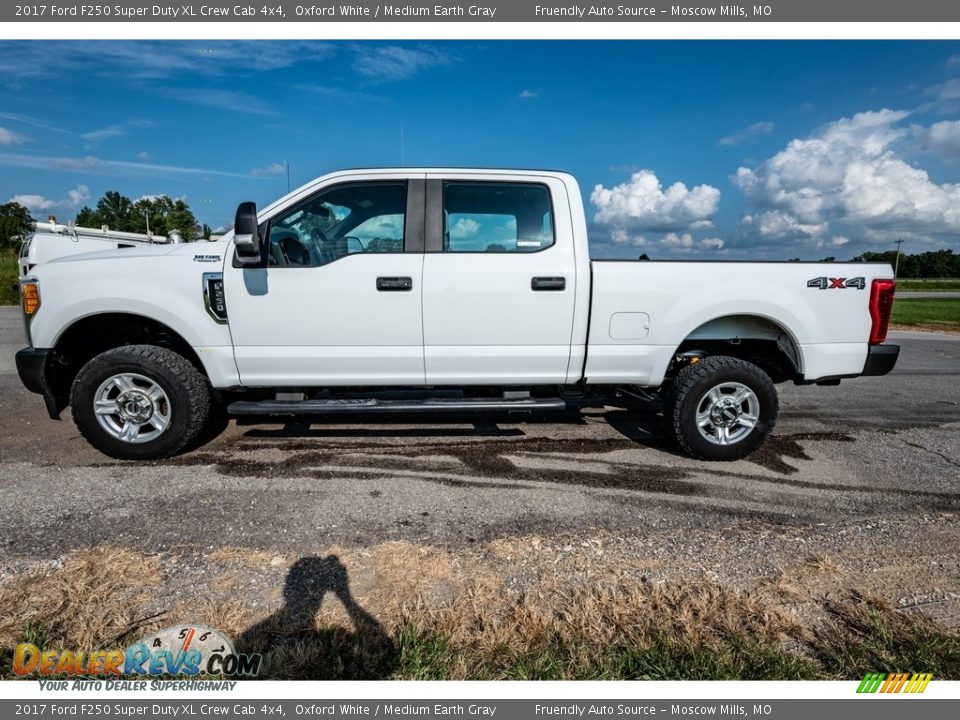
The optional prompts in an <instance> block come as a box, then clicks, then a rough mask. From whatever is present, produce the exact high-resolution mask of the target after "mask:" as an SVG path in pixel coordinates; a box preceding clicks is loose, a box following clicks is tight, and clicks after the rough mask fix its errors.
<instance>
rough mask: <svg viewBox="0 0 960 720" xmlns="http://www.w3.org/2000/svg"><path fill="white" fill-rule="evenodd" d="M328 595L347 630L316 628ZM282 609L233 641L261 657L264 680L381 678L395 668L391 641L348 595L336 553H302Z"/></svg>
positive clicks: (287, 585)
mask: <svg viewBox="0 0 960 720" xmlns="http://www.w3.org/2000/svg"><path fill="white" fill-rule="evenodd" d="M328 594H332V595H334V596H335V597H336V598H337V599H338V600H339V601H340V602H341V603H342V604H343V607H344V609H345V610H346V611H347V615H348V616H349V617H350V621H351V624H352V625H353V628H352V630H351V629H348V628H344V627H339V626H332V627H326V628H322V629H321V628H318V627H317V622H316V618H317V613H318V612H319V611H320V608H321V607H322V606H323V602H324V600H325V598H326V597H327V595H328ZM283 599H284V605H283V607H281V608H280V609H279V610H277V611H276V612H275V613H273V615H271V616H270V617H268V618H266V619H264V620H262V621H260V622H258V623H256V624H255V625H252V626H251V627H249V628H247V629H246V630H244V631H243V633H241V635H240V636H239V637H238V638H237V640H238V646H239V647H242V648H243V652H257V653H260V654H262V655H263V657H264V664H265V669H266V673H265V675H266V676H269V677H283V678H290V679H301V680H333V679H338V680H364V679H383V678H386V677H388V676H389V675H390V673H391V672H392V671H393V669H394V667H395V665H396V659H397V649H396V645H395V643H394V641H393V639H392V638H391V637H390V636H389V635H388V634H387V632H386V631H385V630H384V628H383V626H382V625H381V624H380V623H379V622H378V621H377V619H376V618H375V617H373V615H371V614H370V613H369V612H367V611H366V610H364V609H363V608H362V607H361V606H360V605H359V603H357V601H356V599H355V598H354V597H353V594H352V593H351V592H350V584H349V577H348V574H347V568H346V566H345V565H344V564H343V563H342V562H341V561H340V558H338V557H337V556H336V555H328V556H327V557H325V558H321V557H318V556H316V555H308V556H306V557H302V558H300V559H299V560H297V561H296V562H295V563H294V564H293V565H291V566H290V569H289V570H288V571H287V578H286V582H285V583H284V588H283Z"/></svg>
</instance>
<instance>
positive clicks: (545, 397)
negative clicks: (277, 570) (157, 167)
mask: <svg viewBox="0 0 960 720" xmlns="http://www.w3.org/2000/svg"><path fill="white" fill-rule="evenodd" d="M893 292H894V282H893V279H892V273H891V270H890V267H889V266H888V265H883V264H863V263H856V264H844V263H830V264H810V263H755V262H721V263H716V262H713V263H711V262H676V263H673V262H636V261H591V260H590V257H589V252H588V248H587V224H586V218H585V216H584V208H583V203H582V200H581V196H580V190H579V188H578V186H577V182H576V180H575V179H574V178H573V177H572V176H570V175H568V174H566V173H560V172H546V171H519V170H463V169H419V170H411V169H393V170H350V171H344V172H337V173H332V174H330V175H325V176H323V177H321V178H319V179H317V180H316V181H314V182H312V183H309V184H307V185H305V186H304V187H302V188H300V189H298V190H296V191H294V192H292V193H290V194H289V195H287V196H286V197H284V198H282V199H281V200H279V201H277V202H276V203H274V204H273V205H270V206H269V207H267V208H266V209H265V210H264V211H262V212H261V213H260V214H259V216H258V214H257V210H256V207H255V206H254V205H253V203H243V204H241V205H240V207H239V208H238V210H237V218H236V225H235V228H234V233H233V234H229V235H227V236H225V237H224V238H223V240H221V241H220V242H217V243H197V244H188V245H174V246H155V247H144V248H129V249H124V250H115V251H106V252H98V253H90V254H83V255H75V256H72V257H67V258H61V259H58V260H53V261H51V262H49V263H45V264H42V265H39V266H38V267H36V268H35V269H34V272H33V273H32V274H31V275H30V276H29V277H27V278H25V279H23V280H22V282H21V293H22V301H23V309H24V318H25V323H26V330H27V335H28V341H29V343H30V347H28V348H26V349H24V350H21V351H20V352H19V353H18V354H17V367H18V370H19V373H20V377H21V379H22V380H23V382H24V384H25V385H26V386H27V387H28V388H29V389H30V390H32V391H34V392H37V393H40V394H41V395H43V397H44V400H45V401H46V405H47V410H48V411H49V414H50V416H51V417H53V418H56V417H59V414H60V412H61V411H62V410H63V409H64V408H65V407H66V406H67V405H70V406H71V407H72V411H73V417H74V420H75V422H76V424H77V427H78V428H79V429H80V432H81V433H82V434H83V435H84V436H85V437H86V438H87V440H89V441H90V443H92V444H93V445H94V446H96V447H97V448H98V449H100V450H101V451H102V452H104V453H106V454H107V455H111V456H113V457H116V458H127V459H137V458H158V457H166V456H170V455H172V454H175V453H177V452H181V451H183V450H185V449H188V448H190V447H196V446H197V445H198V444H199V443H200V442H203V441H204V439H208V438H210V437H212V436H213V435H214V434H215V433H216V432H219V431H220V430H222V428H223V427H224V426H225V424H226V421H227V418H228V417H229V416H234V417H238V418H241V419H243V420H246V421H251V420H253V419H254V418H278V417H281V418H288V419H289V418H291V417H298V416H299V417H303V418H309V417H311V416H313V417H319V416H331V415H340V416H353V415H355V414H358V413H402V414H404V415H406V414H414V413H418V412H427V413H430V414H436V413H441V412H454V413H458V414H463V413H475V412H490V411H492V412H497V413H508V412H516V411H527V412H530V411H536V412H543V411H550V410H559V409H562V408H564V407H566V406H568V405H572V404H579V405H583V404H587V403H594V404H595V403H608V404H615V403H618V402H623V401H629V400H630V399H633V398H637V397H642V398H653V397H656V396H658V397H659V398H660V399H662V401H663V407H664V411H663V412H664V416H665V418H666V420H667V423H668V425H669V427H670V428H671V429H672V432H673V433H674V434H675V436H676V439H677V442H678V444H679V446H680V448H681V449H682V450H683V451H685V452H686V453H688V454H690V455H692V456H695V457H698V458H704V459H712V460H732V459H736V458H740V457H743V456H744V455H746V454H747V453H749V452H750V451H752V450H754V449H755V448H756V447H757V446H758V445H760V444H761V443H762V442H763V441H764V439H765V438H766V437H767V436H768V435H769V433H770V431H771V430H772V428H773V426H774V423H775V421H776V417H777V394H776V390H775V388H774V384H775V383H779V382H784V381H788V380H789V381H793V382H795V383H800V384H805V383H818V384H836V383H838V382H839V381H840V379H841V378H852V377H856V376H858V375H883V374H886V373H887V372H889V371H890V369H891V368H892V367H893V365H894V363H895V362H896V359H897V354H898V351H899V348H898V347H897V346H896V345H887V344H884V340H885V336H886V329H887V321H888V318H889V316H890V310H891V306H892V303H893Z"/></svg>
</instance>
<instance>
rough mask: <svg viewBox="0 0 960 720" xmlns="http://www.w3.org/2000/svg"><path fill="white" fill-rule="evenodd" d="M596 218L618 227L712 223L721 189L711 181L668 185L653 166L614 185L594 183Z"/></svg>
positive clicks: (669, 228)
mask: <svg viewBox="0 0 960 720" xmlns="http://www.w3.org/2000/svg"><path fill="white" fill-rule="evenodd" d="M590 201H591V202H592V203H593V205H594V207H596V209H597V211H596V213H595V214H594V218H593V219H594V221H595V222H597V223H599V224H601V225H610V226H613V228H614V229H615V230H617V229H620V230H627V229H629V230H634V231H654V232H680V231H684V230H691V229H695V228H702V227H710V225H711V224H712V222H711V220H712V218H713V216H714V215H715V214H716V212H717V207H718V206H719V204H720V191H719V190H718V189H717V188H715V187H712V186H710V185H697V186H696V187H693V188H688V187H687V186H686V185H684V184H683V183H682V182H676V183H674V184H673V185H671V186H669V187H668V188H666V189H664V188H663V186H662V185H661V183H660V180H659V179H658V178H657V176H656V174H655V173H654V172H653V171H652V170H639V171H637V172H635V173H633V175H631V176H630V180H629V181H628V182H625V183H621V184H619V185H616V186H614V187H612V188H609V189H608V188H605V187H604V186H603V185H597V186H596V187H594V189H593V192H592V193H591V194H590Z"/></svg>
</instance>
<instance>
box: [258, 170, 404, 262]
mask: <svg viewBox="0 0 960 720" xmlns="http://www.w3.org/2000/svg"><path fill="white" fill-rule="evenodd" d="M406 204H407V184H406V183H405V182H385V183H349V184H346V185H337V186H336V187H332V188H328V189H327V190H324V191H322V192H320V193H318V194H317V195H314V196H313V197H311V198H308V199H307V200H304V201H303V202H302V203H300V204H299V205H296V206H295V207H294V208H292V209H290V210H287V211H286V212H285V213H283V214H282V215H279V216H278V217H276V218H274V219H273V220H271V221H270V242H269V245H268V259H267V265H268V266H270V267H319V266H321V265H327V264H329V263H331V262H333V261H334V260H339V259H340V258H342V257H346V256H347V255H356V254H360V253H400V252H403V228H404V219H405V211H406Z"/></svg>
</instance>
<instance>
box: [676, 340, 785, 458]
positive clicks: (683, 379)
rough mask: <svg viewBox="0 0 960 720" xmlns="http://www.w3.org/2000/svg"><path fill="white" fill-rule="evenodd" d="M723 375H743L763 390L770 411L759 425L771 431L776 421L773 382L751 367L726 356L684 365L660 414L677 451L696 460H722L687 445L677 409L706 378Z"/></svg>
mask: <svg viewBox="0 0 960 720" xmlns="http://www.w3.org/2000/svg"><path fill="white" fill-rule="evenodd" d="M724 371H728V372H734V371H736V372H744V373H747V374H749V375H751V376H752V377H753V378H754V379H756V380H757V382H759V383H760V385H761V386H762V389H763V390H768V391H769V392H770V394H771V395H772V400H773V411H772V413H770V412H768V413H766V414H765V415H766V417H764V418H763V422H764V425H765V426H766V427H768V428H772V427H773V425H774V424H775V423H776V420H777V412H778V410H779V407H778V402H777V394H776V389H775V388H774V386H773V381H772V380H771V379H770V376H768V375H767V374H766V373H765V372H764V371H763V370H762V369H760V368H759V367H757V366H756V365H754V364H753V363H750V362H747V361H746V360H741V359H740V358H735V357H730V356H728V355H711V356H710V357H706V358H703V359H702V360H700V361H699V362H695V363H691V364H690V365H687V366H686V367H685V368H683V369H682V370H681V371H680V372H678V373H677V375H676V377H675V378H674V379H673V382H672V383H671V385H670V388H669V390H668V391H667V394H666V397H665V399H664V414H665V415H666V416H667V417H668V419H669V421H670V425H671V430H672V431H673V436H674V438H675V439H676V441H677V445H678V446H679V447H680V450H682V451H683V452H684V453H685V454H687V455H689V456H690V457H693V458H696V459H698V460H722V459H725V458H717V457H713V456H710V455H707V454H704V453H703V452H701V451H700V450H699V449H698V448H696V447H694V446H693V445H692V444H691V443H690V438H689V437H688V436H687V433H686V430H685V429H684V427H683V421H684V420H685V417H684V415H683V413H682V411H681V406H682V404H683V401H684V400H685V398H686V397H687V396H688V395H689V394H690V393H691V392H693V390H694V388H695V387H696V386H697V385H698V384H699V383H701V382H702V381H703V380H704V379H706V378H708V377H709V376H710V375H713V374H716V373H721V372H724ZM768 432H769V431H768ZM764 439H765V435H764ZM751 444H752V443H751ZM730 459H734V458H730Z"/></svg>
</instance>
